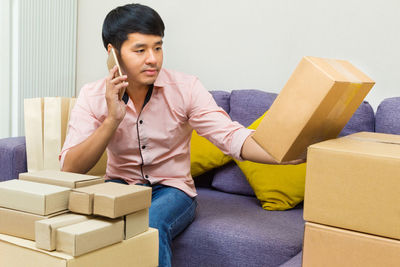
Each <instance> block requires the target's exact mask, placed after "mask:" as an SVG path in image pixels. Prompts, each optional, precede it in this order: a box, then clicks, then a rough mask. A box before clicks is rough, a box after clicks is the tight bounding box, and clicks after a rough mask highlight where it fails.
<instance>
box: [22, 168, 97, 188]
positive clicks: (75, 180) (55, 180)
mask: <svg viewBox="0 0 400 267" xmlns="http://www.w3.org/2000/svg"><path fill="white" fill-rule="evenodd" d="M19 179H20V180H26V181H31V182H37V183H44V184H52V185H58V186H64V187H68V188H79V187H84V186H89V185H94V184H100V183H104V178H102V177H100V176H93V175H85V174H78V173H72V172H62V171H56V170H43V171H37V172H25V173H20V174H19Z"/></svg>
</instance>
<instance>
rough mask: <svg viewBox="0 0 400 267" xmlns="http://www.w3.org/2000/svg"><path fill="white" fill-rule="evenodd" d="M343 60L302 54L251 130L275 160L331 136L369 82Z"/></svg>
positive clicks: (298, 153) (295, 155) (294, 155)
mask: <svg viewBox="0 0 400 267" xmlns="http://www.w3.org/2000/svg"><path fill="white" fill-rule="evenodd" d="M374 84H375V83H374V81H373V80H371V79H370V78H369V77H368V76H366V75H365V74H364V73H362V72H361V71H360V70H358V69H357V68H355V67H354V66H353V65H351V64H350V63H349V62H347V61H344V60H334V59H323V58H316V57H304V58H303V59H302V60H301V61H300V63H299V65H298V66H297V68H296V69H295V71H294V72H293V74H292V76H291V77H290V79H289V80H288V82H287V83H286V85H285V86H284V88H283V89H282V91H281V92H280V94H279V95H278V97H277V98H276V100H275V101H274V103H273V104H272V106H271V108H270V109H269V111H268V113H267V114H266V116H265V118H264V119H263V120H262V122H261V123H260V126H259V127H258V128H257V130H256V132H255V133H254V135H253V138H254V140H255V141H256V142H257V143H258V144H259V145H260V146H262V147H263V148H264V149H265V150H266V151H267V152H268V153H269V154H271V155H272V156H273V157H274V158H275V159H276V160H277V161H278V162H282V161H288V160H294V159H298V158H300V157H302V156H303V153H305V152H306V149H307V147H308V146H309V145H311V144H314V143H317V142H320V141H323V140H328V139H332V138H336V137H337V136H338V135H339V133H340V132H341V130H342V129H343V127H344V126H345V125H346V124H347V122H348V121H349V120H350V118H351V116H352V115H353V113H354V112H355V111H356V110H357V108H358V107H359V105H360V104H361V103H362V101H363V99H364V98H365V96H366V95H367V94H368V92H369V91H370V90H371V88H372V86H373V85H374Z"/></svg>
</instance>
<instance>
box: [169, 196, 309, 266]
mask: <svg viewBox="0 0 400 267" xmlns="http://www.w3.org/2000/svg"><path fill="white" fill-rule="evenodd" d="M197 201H198V207H197V210H196V217H195V220H194V221H193V223H192V224H191V225H189V226H188V228H187V229H186V230H185V231H184V232H183V233H182V234H180V235H179V236H177V237H176V238H175V240H174V241H173V264H172V265H173V266H279V265H280V264H282V263H284V262H286V261H288V260H289V259H291V258H292V257H293V256H295V255H296V254H298V253H299V252H300V251H301V248H302V240H303V229H304V221H303V209H302V207H298V208H295V209H292V210H288V211H267V210H263V209H260V206H259V203H258V200H257V199H256V198H254V197H250V196H240V195H234V194H227V193H223V192H218V191H215V190H212V189H208V188H199V189H198V196H197Z"/></svg>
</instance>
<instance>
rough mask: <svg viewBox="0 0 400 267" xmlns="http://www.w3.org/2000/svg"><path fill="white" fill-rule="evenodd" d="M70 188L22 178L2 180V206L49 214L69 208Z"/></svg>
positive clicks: (0, 189)
mask: <svg viewBox="0 0 400 267" xmlns="http://www.w3.org/2000/svg"><path fill="white" fill-rule="evenodd" d="M69 191H70V189H69V188H66V187H61V186H56V185H49V184H41V183H35V182H30V181H22V180H17V179H14V180H8V181H4V182H0V207H4V208H9V209H15V210H20V211H25V212H30V213H34V214H38V215H49V214H52V213H55V212H59V211H62V210H66V209H67V208H68V197H69Z"/></svg>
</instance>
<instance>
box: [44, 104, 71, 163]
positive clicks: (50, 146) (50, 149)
mask: <svg viewBox="0 0 400 267" xmlns="http://www.w3.org/2000/svg"><path fill="white" fill-rule="evenodd" d="M68 111H69V98H67V97H45V98H44V116H43V118H44V123H43V140H44V141H43V168H44V169H45V170H60V162H59V160H58V155H59V154H60V151H61V148H62V146H63V144H64V141H65V136H66V132H67V120H68V114H69V112H68Z"/></svg>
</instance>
